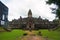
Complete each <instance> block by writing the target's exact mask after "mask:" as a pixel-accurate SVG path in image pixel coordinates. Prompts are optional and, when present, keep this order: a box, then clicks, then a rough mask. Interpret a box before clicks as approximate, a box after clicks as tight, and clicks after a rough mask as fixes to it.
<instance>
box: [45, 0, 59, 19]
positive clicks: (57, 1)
mask: <svg viewBox="0 0 60 40" xmlns="http://www.w3.org/2000/svg"><path fill="white" fill-rule="evenodd" d="M46 3H47V4H52V3H53V4H55V5H57V6H58V9H56V11H55V12H54V14H56V17H58V18H59V19H60V0H48V1H47V2H46Z"/></svg>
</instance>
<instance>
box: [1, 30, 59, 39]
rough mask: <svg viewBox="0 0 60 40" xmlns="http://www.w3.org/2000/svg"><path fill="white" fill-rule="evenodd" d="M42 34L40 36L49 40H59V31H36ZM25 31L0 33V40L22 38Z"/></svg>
mask: <svg viewBox="0 0 60 40" xmlns="http://www.w3.org/2000/svg"><path fill="white" fill-rule="evenodd" d="M39 31H41V32H42V36H43V37H46V36H48V38H49V39H52V40H60V31H48V30H38V31H36V33H38V32H39ZM24 33H25V31H23V30H20V29H17V30H12V31H11V32H0V40H16V38H18V37H21V36H23V34H24Z"/></svg>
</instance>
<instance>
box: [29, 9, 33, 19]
mask: <svg viewBox="0 0 60 40" xmlns="http://www.w3.org/2000/svg"><path fill="white" fill-rule="evenodd" d="M28 17H29V18H31V17H32V12H31V10H29V12H28Z"/></svg>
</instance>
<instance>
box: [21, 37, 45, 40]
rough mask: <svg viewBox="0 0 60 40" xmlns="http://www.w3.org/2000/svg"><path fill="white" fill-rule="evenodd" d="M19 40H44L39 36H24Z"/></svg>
mask: <svg viewBox="0 0 60 40" xmlns="http://www.w3.org/2000/svg"><path fill="white" fill-rule="evenodd" d="M21 40H45V39H44V38H43V37H41V36H25V37H22V38H21Z"/></svg>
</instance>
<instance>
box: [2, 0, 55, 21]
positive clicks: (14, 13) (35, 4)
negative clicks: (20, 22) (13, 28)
mask: <svg viewBox="0 0 60 40" xmlns="http://www.w3.org/2000/svg"><path fill="white" fill-rule="evenodd" d="M1 1H2V2H3V3H4V4H5V5H6V6H7V7H8V8H9V12H8V20H9V21H11V20H13V19H18V18H19V17H20V16H22V17H27V16H28V15H27V14H28V11H29V9H31V11H32V14H33V17H39V16H41V18H43V19H44V18H46V19H48V20H50V21H51V20H53V19H55V15H54V14H52V13H51V11H52V10H51V9H50V7H53V8H55V7H56V6H54V5H53V4H52V5H51V6H49V5H48V4H46V1H47V0H1Z"/></svg>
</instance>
